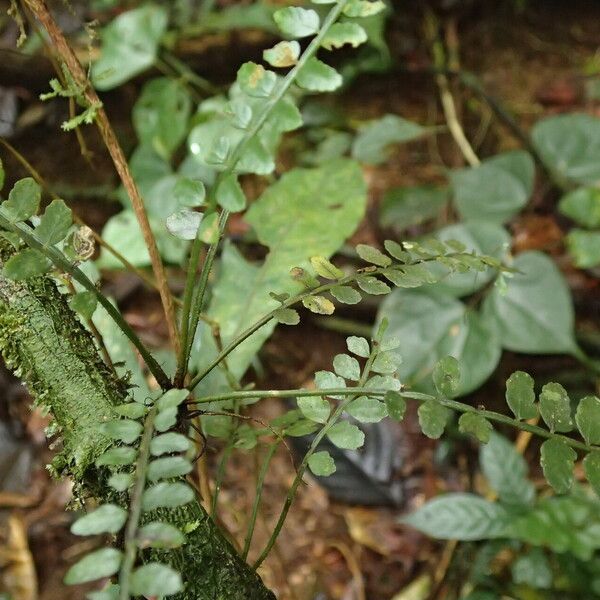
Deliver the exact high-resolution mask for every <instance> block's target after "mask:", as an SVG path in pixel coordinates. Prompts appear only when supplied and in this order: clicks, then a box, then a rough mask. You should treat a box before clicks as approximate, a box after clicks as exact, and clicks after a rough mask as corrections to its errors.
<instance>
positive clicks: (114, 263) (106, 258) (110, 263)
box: [98, 210, 201, 269]
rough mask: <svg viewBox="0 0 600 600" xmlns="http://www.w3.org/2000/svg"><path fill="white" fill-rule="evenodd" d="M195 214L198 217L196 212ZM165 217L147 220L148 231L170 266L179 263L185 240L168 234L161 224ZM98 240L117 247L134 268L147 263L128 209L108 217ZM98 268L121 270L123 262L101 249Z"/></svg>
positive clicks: (147, 256) (184, 249)
mask: <svg viewBox="0 0 600 600" xmlns="http://www.w3.org/2000/svg"><path fill="white" fill-rule="evenodd" d="M190 212H191V211H190ZM195 214H198V215H199V213H195ZM167 216H168V215H165V219H162V218H160V219H159V218H157V217H150V219H149V220H150V228H151V229H152V232H153V233H154V237H155V238H156V244H157V245H158V250H159V252H160V255H161V256H162V257H163V259H164V260H165V261H167V262H170V263H174V264H180V263H181V262H182V261H183V259H184V257H185V253H186V247H187V244H186V242H185V240H181V239H176V238H175V237H173V235H172V234H171V233H170V232H169V230H168V229H167V227H166V224H165V222H164V221H165V220H166V217H167ZM199 216H201V215H199ZM192 218H195V217H192ZM102 238H103V239H104V240H105V241H106V242H108V243H109V244H111V245H113V246H115V247H116V248H119V249H120V252H121V254H122V255H123V256H124V257H125V258H126V259H127V260H128V261H129V262H130V263H131V264H133V265H134V266H136V267H144V266H147V265H149V264H150V255H149V254H148V248H147V247H146V242H145V241H144V237H143V235H142V231H141V229H140V227H139V225H138V222H137V219H136V217H135V214H134V213H133V211H132V210H123V211H121V212H120V213H119V214H117V215H115V216H114V217H111V218H110V219H109V220H108V221H107V222H106V225H105V226H104V229H103V230H102ZM123 240H127V244H123ZM98 265H99V266H100V267H101V268H106V269H122V268H123V263H121V261H119V260H118V259H117V258H115V257H114V256H113V255H112V254H110V253H109V252H108V251H106V249H104V248H103V249H102V252H101V254H100V260H99V261H98Z"/></svg>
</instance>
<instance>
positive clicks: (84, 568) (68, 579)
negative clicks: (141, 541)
mask: <svg viewBox="0 0 600 600" xmlns="http://www.w3.org/2000/svg"><path fill="white" fill-rule="evenodd" d="M122 558H123V554H122V553H121V552H119V551H118V550H115V549H114V548H102V549H101V550H96V551H95V552H92V553H90V554H87V555H86V556H84V557H83V558H82V559H81V560H80V561H79V562H77V563H75V564H74V565H73V566H72V567H71V568H70V569H69V570H68V571H67V574H66V575H65V580H64V581H65V583H66V584H67V585H77V584H80V583H87V582H88V581H96V580H97V579H103V578H104V577H110V576H111V575H114V574H115V573H116V572H117V571H118V570H119V568H120V566H121V560H122Z"/></svg>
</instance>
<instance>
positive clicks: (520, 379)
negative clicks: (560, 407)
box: [506, 371, 537, 420]
mask: <svg viewBox="0 0 600 600" xmlns="http://www.w3.org/2000/svg"><path fill="white" fill-rule="evenodd" d="M533 385H534V381H533V377H531V375H529V373H525V372H524V371H515V372H514V373H513V374H512V375H511V376H510V377H509V378H508V380H507V381H506V402H507V404H508V406H509V408H510V410H512V411H513V413H514V415H515V417H517V419H520V420H527V419H534V418H535V417H537V408H536V405H535V392H534V390H533Z"/></svg>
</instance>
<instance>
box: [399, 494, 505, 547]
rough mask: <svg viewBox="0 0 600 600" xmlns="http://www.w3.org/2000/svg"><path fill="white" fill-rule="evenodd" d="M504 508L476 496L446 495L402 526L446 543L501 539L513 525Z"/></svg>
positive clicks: (410, 517) (403, 521)
mask: <svg viewBox="0 0 600 600" xmlns="http://www.w3.org/2000/svg"><path fill="white" fill-rule="evenodd" d="M510 517H511V515H510V513H509V512H508V511H507V510H506V508H504V507H503V506H502V505H501V504H497V503H494V502H489V501H488V500H484V499H483V498H480V497H479V496H476V495H475V494H462V493H457V494H444V495H442V496H437V497H436V498H434V499H433V500H429V502H427V503H426V504H425V505H424V506H422V507H421V508H419V509H418V510H417V511H415V512H414V513H412V514H410V515H408V516H407V517H404V518H403V519H402V521H401V522H402V523H404V524H406V525H411V526H412V527H414V528H416V529H418V530H419V531H422V532H423V533H426V534H427V535H429V536H431V537H433V538H437V539H442V540H460V541H473V540H485V539H489V538H494V537H501V536H502V535H503V534H504V532H505V530H506V527H507V524H508V523H509V521H510Z"/></svg>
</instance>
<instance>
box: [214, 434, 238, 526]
mask: <svg viewBox="0 0 600 600" xmlns="http://www.w3.org/2000/svg"><path fill="white" fill-rule="evenodd" d="M232 452H233V438H231V439H230V440H229V441H228V442H227V446H226V447H225V450H224V451H223V455H222V456H221V460H220V461H219V466H218V468H217V476H216V478H215V493H214V494H213V497H212V502H211V506H210V516H211V517H212V518H213V519H214V518H215V515H216V514H217V502H218V500H219V494H220V493H221V484H222V483H223V478H224V477H225V467H227V463H228V462H229V458H230V457H231V453H232Z"/></svg>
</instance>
